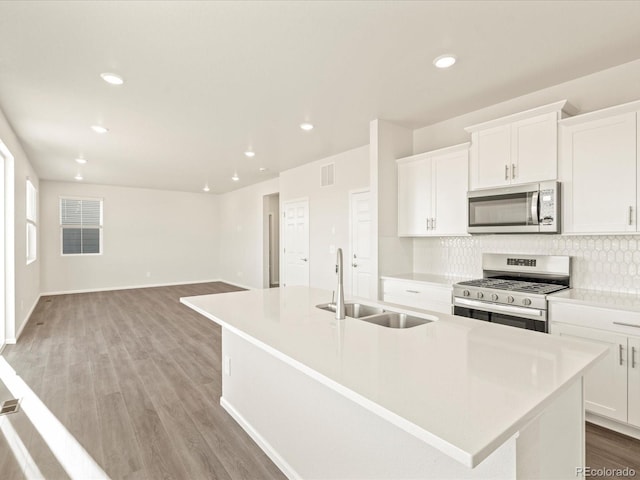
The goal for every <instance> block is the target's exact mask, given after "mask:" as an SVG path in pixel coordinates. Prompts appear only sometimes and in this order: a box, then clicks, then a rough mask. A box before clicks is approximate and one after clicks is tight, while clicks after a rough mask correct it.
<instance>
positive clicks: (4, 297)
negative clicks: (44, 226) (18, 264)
mask: <svg viewBox="0 0 640 480" xmlns="http://www.w3.org/2000/svg"><path fill="white" fill-rule="evenodd" d="M0 169H1V171H0V182H2V188H1V190H2V192H0V212H1V213H0V267H2V272H4V273H3V274H2V277H1V278H0V315H2V319H0V328H2V333H1V334H0V351H2V349H3V348H4V345H6V344H7V343H15V341H16V318H15V317H16V316H15V249H14V246H15V238H14V234H15V221H14V219H15V213H14V209H15V196H14V191H15V186H14V173H15V170H14V169H15V160H14V157H13V155H12V154H11V152H10V151H9V148H8V147H7V146H6V145H5V144H4V143H3V142H2V141H0ZM39 235H40V232H38V238H39ZM38 243H40V242H39V241H38ZM25 323H26V320H25ZM23 326H24V323H23Z"/></svg>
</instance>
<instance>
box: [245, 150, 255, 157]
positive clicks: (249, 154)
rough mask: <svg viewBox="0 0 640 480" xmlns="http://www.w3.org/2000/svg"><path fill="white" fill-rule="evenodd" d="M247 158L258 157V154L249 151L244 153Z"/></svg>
mask: <svg viewBox="0 0 640 480" xmlns="http://www.w3.org/2000/svg"><path fill="white" fill-rule="evenodd" d="M244 155H245V157H249V158H251V157H255V156H256V152H252V151H251V150H247V151H246V152H244Z"/></svg>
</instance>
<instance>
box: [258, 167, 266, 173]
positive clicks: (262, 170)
mask: <svg viewBox="0 0 640 480" xmlns="http://www.w3.org/2000/svg"><path fill="white" fill-rule="evenodd" d="M258 170H260V171H261V172H266V171H267V167H260V168H259V169H258Z"/></svg>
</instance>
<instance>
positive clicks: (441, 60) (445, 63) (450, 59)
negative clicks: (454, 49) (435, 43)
mask: <svg viewBox="0 0 640 480" xmlns="http://www.w3.org/2000/svg"><path fill="white" fill-rule="evenodd" d="M454 63H456V57H455V55H451V54H450V53H447V54H445V55H440V56H439V57H437V58H435V59H434V60H433V64H434V65H435V66H436V67H438V68H449V67H450V66H452V65H453V64H454Z"/></svg>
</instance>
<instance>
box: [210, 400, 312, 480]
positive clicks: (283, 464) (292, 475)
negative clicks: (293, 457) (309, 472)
mask: <svg viewBox="0 0 640 480" xmlns="http://www.w3.org/2000/svg"><path fill="white" fill-rule="evenodd" d="M220 406H222V408H224V409H225V410H226V411H227V413H228V414H229V415H231V417H232V418H233V419H234V420H235V421H236V422H237V423H238V425H240V426H241V427H242V429H243V430H244V431H245V432H247V434H248V435H249V436H250V437H251V438H252V439H253V441H254V442H256V443H257V444H258V446H259V447H260V448H261V449H262V451H263V452H264V453H266V454H267V456H268V457H269V458H270V459H271V461H272V462H273V463H275V464H276V466H277V467H278V468H279V469H280V470H281V471H282V473H284V475H285V476H286V477H287V478H289V479H292V480H293V479H295V480H301V479H302V477H301V476H300V475H298V473H297V472H296V471H295V470H294V469H293V467H292V466H291V465H289V463H287V461H286V460H285V459H284V458H282V457H281V456H280V454H279V453H278V452H277V451H276V450H275V449H274V448H273V447H272V446H271V444H270V443H269V442H267V440H265V438H264V437H263V436H262V435H260V433H258V432H257V431H256V430H255V429H254V428H253V427H252V426H251V424H250V423H249V422H247V420H246V419H245V418H244V417H243V416H242V414H240V412H238V411H237V410H236V409H235V408H234V407H233V405H231V404H230V403H229V402H228V401H227V400H226V399H225V398H224V397H220Z"/></svg>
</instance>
